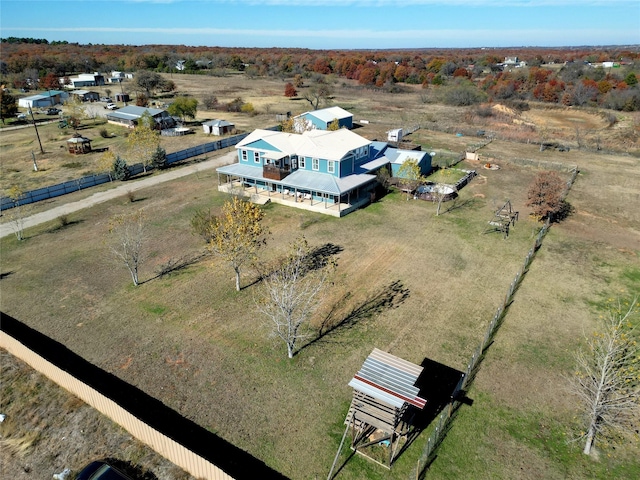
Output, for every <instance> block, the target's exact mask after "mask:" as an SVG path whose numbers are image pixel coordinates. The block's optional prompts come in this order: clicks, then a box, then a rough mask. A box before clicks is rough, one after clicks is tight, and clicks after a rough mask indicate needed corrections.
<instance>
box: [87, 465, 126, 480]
mask: <svg viewBox="0 0 640 480" xmlns="http://www.w3.org/2000/svg"><path fill="white" fill-rule="evenodd" d="M76 480H133V479H132V478H131V477H129V476H127V475H125V474H124V473H122V472H121V471H120V470H117V469H116V468H115V467H114V466H112V465H109V464H108V463H107V462H103V461H96V462H91V463H90V464H89V465H87V466H86V467H84V468H83V469H82V471H81V472H80V473H79V474H78V475H77V476H76Z"/></svg>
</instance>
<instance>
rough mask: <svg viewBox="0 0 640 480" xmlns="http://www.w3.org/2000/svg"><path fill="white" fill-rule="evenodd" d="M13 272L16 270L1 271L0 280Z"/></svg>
mask: <svg viewBox="0 0 640 480" xmlns="http://www.w3.org/2000/svg"><path fill="white" fill-rule="evenodd" d="M14 273H16V272H14V271H13V270H10V271H8V272H2V273H0V280H4V279H5V278H7V277H8V276H10V275H13V274H14Z"/></svg>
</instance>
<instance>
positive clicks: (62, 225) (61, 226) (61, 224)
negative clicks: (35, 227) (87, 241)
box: [46, 218, 84, 233]
mask: <svg viewBox="0 0 640 480" xmlns="http://www.w3.org/2000/svg"><path fill="white" fill-rule="evenodd" d="M81 223H84V220H82V219H80V220H73V221H71V222H69V221H65V220H61V219H60V218H58V224H57V225H55V226H53V227H51V228H49V229H48V230H46V233H56V232H59V231H60V230H66V229H67V228H69V227H72V226H73V225H79V224H81Z"/></svg>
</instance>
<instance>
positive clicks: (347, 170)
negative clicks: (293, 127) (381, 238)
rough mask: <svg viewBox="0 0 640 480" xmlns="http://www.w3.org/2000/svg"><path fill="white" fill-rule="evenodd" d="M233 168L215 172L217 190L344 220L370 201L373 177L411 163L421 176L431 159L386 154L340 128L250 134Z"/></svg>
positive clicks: (239, 148) (410, 153)
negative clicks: (238, 189)
mask: <svg viewBox="0 0 640 480" xmlns="http://www.w3.org/2000/svg"><path fill="white" fill-rule="evenodd" d="M236 150H237V152H238V162H237V163H234V164H232V165H227V166H224V167H220V168H218V169H217V171H218V176H219V177H220V175H223V176H224V177H226V178H223V179H219V182H218V184H219V187H218V188H219V189H220V190H228V189H229V188H231V185H243V186H244V187H245V188H246V187H251V188H252V190H253V191H254V192H255V194H256V195H257V196H259V197H260V196H267V197H268V198H269V199H273V201H278V202H280V203H286V202H288V203H289V204H290V205H292V206H298V207H299V208H305V207H306V208H309V207H314V206H315V208H318V211H319V212H321V213H326V214H329V215H334V216H340V217H341V216H344V215H346V214H347V213H349V212H351V211H353V210H355V209H356V208H360V207H362V206H364V205H366V204H368V203H369V202H370V201H371V195H372V194H373V191H374V190H375V187H376V172H377V171H378V170H380V169H381V168H391V169H393V165H391V164H392V163H394V164H395V163H401V162H402V161H406V160H407V159H408V158H417V159H418V161H419V162H421V166H423V168H424V170H425V172H426V171H428V170H430V169H431V157H430V156H429V155H428V154H426V153H424V152H419V151H406V150H400V149H396V148H391V147H389V145H387V144H386V143H385V142H373V141H371V140H368V139H366V138H364V137H361V136H360V135H358V134H356V133H354V132H352V131H350V130H347V129H345V128H342V129H340V130H336V131H324V130H319V129H315V130H309V131H305V132H303V133H301V134H298V133H285V132H277V131H271V130H255V131H253V132H252V133H250V134H249V135H248V136H247V137H245V138H244V139H243V140H242V141H240V142H239V143H238V144H237V145H236Z"/></svg>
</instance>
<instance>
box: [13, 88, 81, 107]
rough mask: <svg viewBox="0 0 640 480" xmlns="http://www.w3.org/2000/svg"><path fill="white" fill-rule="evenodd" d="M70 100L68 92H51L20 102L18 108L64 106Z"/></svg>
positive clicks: (32, 96) (25, 98) (23, 99)
mask: <svg viewBox="0 0 640 480" xmlns="http://www.w3.org/2000/svg"><path fill="white" fill-rule="evenodd" d="M67 98H69V94H68V93H67V92H62V91H60V90H50V91H47V92H44V93H41V94H38V95H31V96H29V97H24V98H21V99H19V100H18V106H19V107H22V108H42V107H51V106H53V105H57V104H62V103H64V101H65V100H66V99H67Z"/></svg>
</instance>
